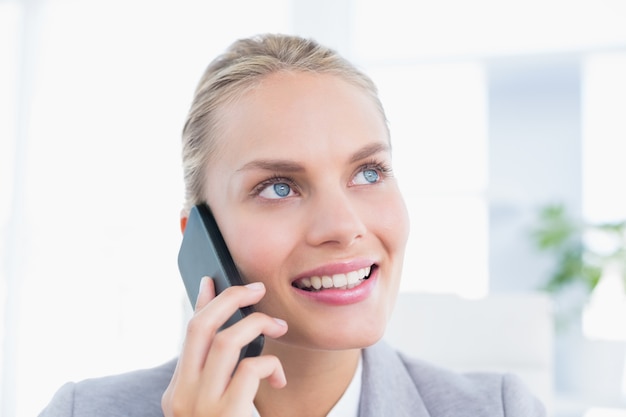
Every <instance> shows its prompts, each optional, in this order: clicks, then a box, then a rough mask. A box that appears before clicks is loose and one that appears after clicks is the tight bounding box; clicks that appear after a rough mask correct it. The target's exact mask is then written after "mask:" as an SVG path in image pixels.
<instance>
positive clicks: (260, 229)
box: [225, 216, 294, 285]
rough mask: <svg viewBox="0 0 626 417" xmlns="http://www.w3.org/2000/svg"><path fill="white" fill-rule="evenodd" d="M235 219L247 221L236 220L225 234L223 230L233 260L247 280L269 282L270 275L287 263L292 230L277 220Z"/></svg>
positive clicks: (277, 271)
mask: <svg viewBox="0 0 626 417" xmlns="http://www.w3.org/2000/svg"><path fill="white" fill-rule="evenodd" d="M238 218H239V219H247V220H244V221H238V222H237V224H236V225H234V226H235V227H232V228H230V229H229V230H228V232H226V233H227V235H226V233H225V239H226V241H227V242H229V243H228V244H229V247H232V250H231V254H232V256H233V258H234V259H235V263H236V264H237V267H238V268H239V269H240V271H241V272H242V274H243V275H244V278H245V279H246V280H247V281H248V282H253V281H262V282H264V283H265V284H266V285H271V278H272V277H273V276H276V275H280V274H281V272H282V270H283V269H284V268H285V266H286V265H287V260H288V258H289V254H290V252H291V250H292V247H293V243H294V242H293V233H291V232H289V233H287V232H286V231H285V230H283V229H282V228H281V226H283V223H281V222H280V221H277V222H276V223H274V222H271V221H270V222H268V221H267V219H262V220H261V219H259V220H258V221H255V220H254V217H252V216H242V217H238ZM230 242H232V244H231V243H230Z"/></svg>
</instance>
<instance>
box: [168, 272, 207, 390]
mask: <svg viewBox="0 0 626 417" xmlns="http://www.w3.org/2000/svg"><path fill="white" fill-rule="evenodd" d="M213 298H215V283H214V282H213V279H211V277H208V276H205V277H202V279H201V280H200V285H199V288H198V297H197V298H196V305H195V308H194V311H195V312H197V311H200V310H202V309H203V308H204V307H205V306H206V305H207V304H208V303H209V302H210V301H211V300H212V299H213ZM189 326H191V324H188V329H187V331H188V333H189ZM192 344H193V342H192V341H191V340H188V338H186V339H185V343H184V345H183V351H182V352H181V355H180V357H179V358H178V363H177V364H176V369H175V370H174V375H173V376H172V384H171V385H174V386H175V385H176V383H177V380H178V376H179V374H181V373H183V374H185V375H187V377H186V378H184V380H186V381H187V382H188V383H189V382H191V381H189V380H188V379H187V378H189V377H190V376H191V375H193V370H194V369H197V366H198V363H201V362H202V361H201V360H200V359H198V360H197V361H193V360H191V359H192V358H193V357H194V353H193V349H185V348H186V347H190V346H191V345H192ZM185 350H187V351H188V352H187V353H186V352H185ZM194 362H195V364H194ZM197 379H198V378H194V381H197Z"/></svg>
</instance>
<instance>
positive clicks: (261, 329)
mask: <svg viewBox="0 0 626 417" xmlns="http://www.w3.org/2000/svg"><path fill="white" fill-rule="evenodd" d="M183 164H184V170H185V182H186V187H187V197H186V199H187V201H186V205H185V209H184V210H183V213H182V217H181V226H182V229H183V230H184V229H185V226H186V222H187V215H188V213H189V209H190V208H191V207H192V206H194V205H196V204H208V206H209V207H210V208H211V210H212V212H213V213H214V215H215V218H216V220H217V222H218V224H219V225H220V229H221V231H222V233H223V235H224V238H225V240H226V243H227V244H228V246H229V249H230V251H231V253H232V255H233V258H234V259H235V261H236V263H237V266H238V268H239V270H240V271H241V273H242V275H243V276H244V277H245V280H246V282H247V283H248V284H247V285H245V286H237V287H231V288H229V289H228V290H226V291H224V292H223V293H221V294H220V295H218V296H216V295H215V291H214V287H213V283H212V281H211V280H210V279H209V278H205V279H203V281H202V283H201V288H200V291H199V296H198V299H197V302H196V306H195V314H194V316H193V318H192V319H191V320H190V323H189V326H188V330H187V335H186V339H185V343H184V347H183V351H182V353H181V355H180V358H179V359H178V361H175V362H172V363H169V364H166V365H164V366H162V367H160V368H157V369H152V370H147V371H139V372H135V373H131V374H127V375H122V376H114V377H108V378H102V379H97V380H91V381H85V382H82V383H79V384H68V385H66V386H65V387H63V388H62V389H61V390H60V391H59V393H57V395H56V396H55V398H54V400H53V401H52V403H51V404H50V405H49V406H48V408H47V409H46V410H44V412H43V414H42V415H43V416H62V415H63V416H64V415H76V416H82V415H85V416H87V415H89V416H107V415H133V416H134V415H136V416H157V415H161V413H163V414H164V415H165V416H186V417H191V416H250V415H260V416H282V415H289V416H385V415H388V416H404V415H406V416H409V415H410V416H433V417H434V416H472V417H476V416H490V417H491V416H499V415H506V416H539V415H543V408H542V407H541V405H540V404H539V403H538V402H537V401H536V400H535V399H534V398H533V397H532V396H531V395H530V394H529V393H528V392H527V391H526V390H525V388H523V387H522V386H521V384H520V382H519V381H518V380H517V379H516V378H514V377H511V376H501V375H473V376H463V375H456V374H453V373H449V372H447V371H444V370H441V369H438V368H436V367H433V366H430V365H428V364H425V363H423V362H420V361H415V360H411V359H407V358H404V357H402V356H400V355H399V354H397V353H396V352H395V351H394V350H392V349H391V348H390V347H388V346H386V345H385V344H384V343H382V342H379V340H380V338H381V337H382V335H383V333H384V330H385V325H386V323H387V320H388V319H389V316H390V314H391V312H392V309H393V305H394V301H395V297H396V294H397V291H398V285H399V281H400V275H401V269H402V262H403V256H404V249H405V245H406V240H407V234H408V230H409V222H408V216H407V212H406V209H405V206H404V202H403V199H402V196H401V194H400V191H399V189H398V185H397V183H396V180H395V178H394V177H393V174H392V170H391V145H390V139H389V132H388V129H387V125H386V119H385V115H384V111H383V108H382V105H381V104H380V102H379V100H378V97H377V92H376V88H375V86H374V85H373V83H372V82H371V81H370V79H369V78H367V77H366V76H365V75H363V74H362V73H360V72H359V71H358V70H356V69H355V68H354V67H353V66H352V65H351V64H349V63H348V62H346V61H345V60H343V59H342V58H341V57H339V56H338V55H337V54H336V53H335V52H333V51H331V50H328V49H326V48H324V47H322V46H320V45H318V44H316V43H315V42H313V41H308V40H304V39H301V38H297V37H291V36H281V35H266V36H261V37H256V38H253V39H246V40H241V41H238V42H236V43H235V44H233V45H232V46H231V48H230V49H229V50H228V51H227V52H226V53H224V54H223V55H222V56H220V57H218V58H217V59H216V60H215V61H214V62H213V63H212V64H211V65H210V66H209V68H208V69H207V71H206V73H205V74H204V76H203V77H202V79H201V81H200V84H199V86H198V88H197V90H196V95H195V98H194V101H193V104H192V106H191V110H190V112H189V116H188V119H187V122H186V124H185V128H184V131H183ZM249 305H254V307H255V310H256V311H257V312H256V313H254V314H252V315H250V316H248V317H247V318H245V319H244V320H241V321H240V322H239V323H237V324H235V325H234V326H232V327H229V328H227V329H225V330H222V331H220V332H217V330H218V329H219V328H220V326H221V325H222V324H223V323H224V322H225V321H226V320H227V319H228V318H229V317H230V316H231V315H232V314H233V313H234V312H235V310H236V309H237V308H239V307H243V306H249ZM260 334H263V335H265V346H264V350H263V354H262V355H261V356H258V357H253V358H245V359H243V360H242V361H241V362H239V363H238V359H239V352H240V350H241V348H242V347H243V346H244V345H246V344H247V343H249V342H250V341H251V340H253V339H254V338H255V337H257V336H258V335H260Z"/></svg>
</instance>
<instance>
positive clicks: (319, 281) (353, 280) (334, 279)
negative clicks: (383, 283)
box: [291, 265, 376, 291]
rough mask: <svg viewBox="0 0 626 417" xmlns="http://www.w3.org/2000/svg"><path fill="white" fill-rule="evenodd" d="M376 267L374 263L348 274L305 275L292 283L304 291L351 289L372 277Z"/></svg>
mask: <svg viewBox="0 0 626 417" xmlns="http://www.w3.org/2000/svg"><path fill="white" fill-rule="evenodd" d="M375 268H376V265H372V266H368V267H366V268H361V269H358V270H356V271H352V272H348V273H347V274H335V275H322V276H317V275H316V276H312V277H305V278H301V279H299V280H297V281H294V282H293V283H292V284H291V285H293V286H294V287H296V288H299V289H301V290H304V291H323V290H329V289H337V290H349V289H350V288H354V287H358V286H359V285H361V284H362V283H363V282H364V281H365V280H366V279H368V278H369V277H370V275H371V273H372V271H373V270H374V269H375Z"/></svg>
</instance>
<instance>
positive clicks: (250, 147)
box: [206, 72, 409, 349]
mask: <svg viewBox="0 0 626 417" xmlns="http://www.w3.org/2000/svg"><path fill="white" fill-rule="evenodd" d="M219 115H220V121H221V123H222V126H221V127H222V130H221V135H220V138H219V139H218V140H219V141H220V142H219V146H218V151H217V153H216V154H214V155H213V156H212V157H211V161H210V163H209V164H208V166H207V168H206V169H207V178H208V182H207V184H206V190H207V195H206V199H207V201H208V203H209V206H210V207H211V209H212V211H213V213H214V215H215V217H216V219H217V222H218V224H219V225H220V229H221V230H222V233H223V235H224V238H225V240H226V243H227V245H228V247H229V249H230V251H231V253H232V255H233V258H234V260H235V262H236V263H237V266H238V267H239V269H240V271H241V272H242V274H243V276H244V277H245V279H246V280H247V281H249V282H253V281H262V282H263V283H265V286H266V288H267V294H266V295H265V297H264V298H263V300H262V301H261V302H260V303H259V304H258V305H257V306H256V308H257V310H259V311H262V312H264V313H267V314H269V315H271V316H274V317H279V318H282V319H284V320H286V321H287V322H288V324H289V331H288V333H287V334H286V335H285V336H283V337H282V338H281V339H280V341H281V342H284V343H289V344H295V345H298V346H300V347H309V348H314V349H347V348H356V347H364V346H368V345H370V344H372V343H374V342H376V341H377V340H378V339H379V338H380V337H381V335H382V333H383V332H384V328H385V325H386V322H387V319H388V317H389V315H390V314H391V311H392V308H393V304H394V302H395V297H396V293H397V289H398V284H399V280H400V274H401V269H402V262H403V254H404V248H405V244H406V240H407V234H408V230H409V222H408V216H407V212H406V209H405V206H404V202H403V199H402V196H401V195H400V191H399V190H398V185H397V183H396V180H395V179H394V178H393V176H392V175H391V172H390V169H391V154H390V149H389V139H388V136H387V130H386V127H385V124H384V121H383V118H382V116H381V114H380V112H379V111H378V109H377V107H376V106H375V104H374V103H373V101H372V99H371V98H370V97H369V96H368V95H367V94H366V93H365V92H363V91H362V90H361V89H359V88H357V87H355V86H353V85H352V84H349V83H347V82H345V81H343V80H342V79H340V78H338V77H335V76H331V75H320V74H310V73H304V72H279V73H274V74H271V75H269V76H267V77H265V78H264V79H263V80H262V82H261V83H260V84H259V85H258V86H257V87H256V88H254V89H252V90H251V91H249V92H247V93H246V94H245V95H244V96H243V97H242V98H241V99H239V100H237V101H236V102H235V103H231V104H229V105H226V106H224V107H223V108H222V109H221V112H220V114H219Z"/></svg>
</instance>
